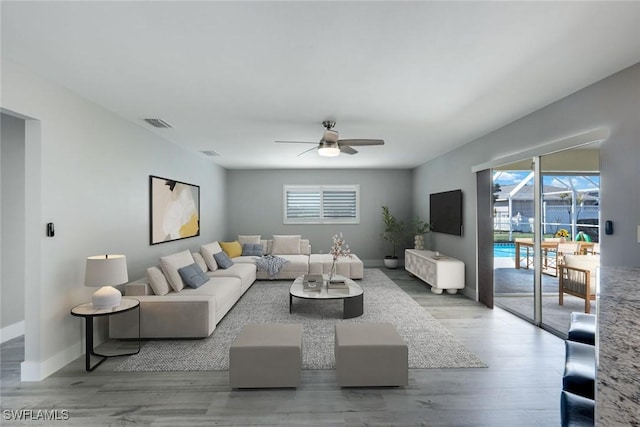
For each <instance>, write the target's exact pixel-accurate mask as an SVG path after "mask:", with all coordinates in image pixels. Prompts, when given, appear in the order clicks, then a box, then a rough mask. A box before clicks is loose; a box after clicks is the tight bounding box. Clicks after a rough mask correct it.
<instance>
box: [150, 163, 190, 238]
mask: <svg viewBox="0 0 640 427" xmlns="http://www.w3.org/2000/svg"><path fill="white" fill-rule="evenodd" d="M199 235H200V186H199V185H194V184H189V183H186V182H182V181H178V180H175V179H169V178H162V177H159V176H155V175H149V244H150V245H157V244H160V243H166V242H173V241H175V240H181V239H188V238H191V237H196V236H199Z"/></svg>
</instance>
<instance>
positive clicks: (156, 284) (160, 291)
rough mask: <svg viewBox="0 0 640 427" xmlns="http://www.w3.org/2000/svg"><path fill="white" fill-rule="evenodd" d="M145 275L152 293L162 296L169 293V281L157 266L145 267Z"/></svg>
mask: <svg viewBox="0 0 640 427" xmlns="http://www.w3.org/2000/svg"><path fill="white" fill-rule="evenodd" d="M145 276H147V280H148V281H149V285H151V289H153V293H154V294H156V295H161V296H162V295H166V294H168V293H169V282H167V278H166V277H164V274H162V271H161V270H160V268H159V267H149V268H147V271H146V272H145Z"/></svg>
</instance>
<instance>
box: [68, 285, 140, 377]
mask: <svg viewBox="0 0 640 427" xmlns="http://www.w3.org/2000/svg"><path fill="white" fill-rule="evenodd" d="M136 308H137V309H138V351H134V352H133V353H122V354H113V355H107V354H100V353H96V352H95V351H94V350H93V319H94V318H96V317H102V316H111V315H113V314H119V313H124V312H125V311H129V310H134V309H136ZM71 315H72V316H77V317H84V319H85V324H86V328H85V331H86V338H85V341H86V349H85V368H86V370H87V372H91V371H93V370H94V369H96V368H97V367H98V366H99V365H100V364H101V363H102V362H104V361H105V360H107V358H109V357H118V356H131V355H134V354H138V353H140V301H138V300H137V299H133V298H122V300H121V302H120V305H119V306H117V307H113V308H100V309H96V308H94V307H93V304H92V303H90V302H87V303H84V304H80V305H77V306H75V307H73V308H72V309H71ZM91 356H97V357H101V359H100V361H99V362H98V363H96V364H95V365H93V366H91Z"/></svg>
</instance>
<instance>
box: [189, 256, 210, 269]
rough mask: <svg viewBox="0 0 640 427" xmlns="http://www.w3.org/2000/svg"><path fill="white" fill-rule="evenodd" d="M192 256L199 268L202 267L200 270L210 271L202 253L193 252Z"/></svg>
mask: <svg viewBox="0 0 640 427" xmlns="http://www.w3.org/2000/svg"><path fill="white" fill-rule="evenodd" d="M191 256H192V257H193V260H194V261H195V262H196V264H198V267H200V270H202V271H207V270H209V266H208V265H207V262H206V261H205V260H204V258H202V255H201V254H200V252H191Z"/></svg>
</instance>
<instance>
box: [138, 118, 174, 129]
mask: <svg viewBox="0 0 640 427" xmlns="http://www.w3.org/2000/svg"><path fill="white" fill-rule="evenodd" d="M144 121H145V122H147V123H149V124H150V125H151V126H153V127H157V128H164V129H167V128H172V127H173V126H171V125H170V124H169V123H167V122H165V121H164V120H162V119H144Z"/></svg>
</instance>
